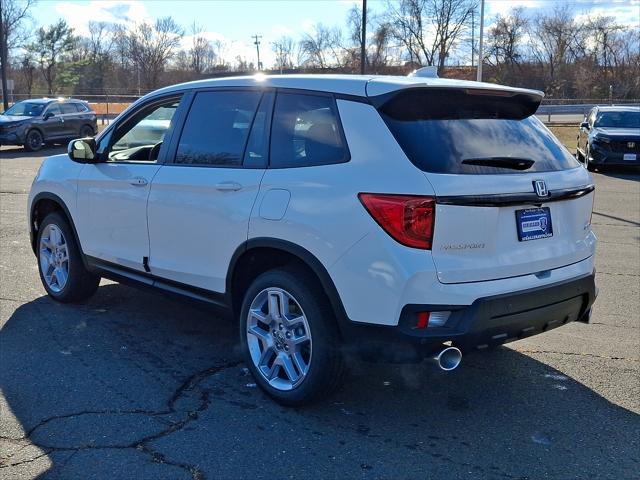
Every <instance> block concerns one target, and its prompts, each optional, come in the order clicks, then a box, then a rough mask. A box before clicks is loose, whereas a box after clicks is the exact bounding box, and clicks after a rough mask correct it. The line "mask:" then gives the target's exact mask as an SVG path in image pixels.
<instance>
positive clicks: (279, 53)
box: [271, 37, 294, 72]
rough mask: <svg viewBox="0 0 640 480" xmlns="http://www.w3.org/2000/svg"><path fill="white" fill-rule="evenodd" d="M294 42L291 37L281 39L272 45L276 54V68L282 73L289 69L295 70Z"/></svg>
mask: <svg viewBox="0 0 640 480" xmlns="http://www.w3.org/2000/svg"><path fill="white" fill-rule="evenodd" d="M293 48H294V41H293V39H292V38H291V37H280V38H279V39H278V40H276V41H275V42H273V43H272V44H271V49H272V50H273V53H275V54H276V65H275V66H276V68H277V69H279V70H280V72H282V70H284V69H287V68H293Z"/></svg>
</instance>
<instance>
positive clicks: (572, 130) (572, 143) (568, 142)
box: [547, 124, 578, 153]
mask: <svg viewBox="0 0 640 480" xmlns="http://www.w3.org/2000/svg"><path fill="white" fill-rule="evenodd" d="M547 128H548V129H549V130H551V132H553V134H554V135H555V136H556V137H557V138H558V140H560V142H561V143H562V144H563V145H564V146H565V147H567V148H568V149H569V151H570V152H572V153H575V151H576V144H577V143H578V141H577V138H578V126H577V125H553V124H550V125H547Z"/></svg>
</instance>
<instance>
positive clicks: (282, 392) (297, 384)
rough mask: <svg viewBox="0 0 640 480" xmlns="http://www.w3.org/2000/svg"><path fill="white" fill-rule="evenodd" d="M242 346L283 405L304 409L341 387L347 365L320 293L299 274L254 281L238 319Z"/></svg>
mask: <svg viewBox="0 0 640 480" xmlns="http://www.w3.org/2000/svg"><path fill="white" fill-rule="evenodd" d="M240 339H241V340H240V342H241V346H242V351H243V355H244V358H245V362H246V364H247V366H248V367H249V370H250V371H251V373H252V374H253V376H254V378H255V380H256V383H257V384H258V385H259V386H260V388H261V389H262V390H264V391H265V392H266V393H267V394H268V395H269V396H271V397H272V398H273V399H274V400H275V401H276V402H278V403H280V404H282V405H288V406H297V405H304V404H308V403H311V402H314V401H317V400H319V399H320V398H322V397H324V396H326V395H328V394H330V393H331V392H332V391H334V390H335V389H336V388H337V387H338V385H340V383H341V381H342V378H343V375H344V360H343V355H342V352H341V351H340V338H339V334H338V329H337V325H336V320H335V316H334V314H333V311H332V309H331V307H330V306H329V302H328V301H327V300H326V298H325V295H324V292H323V291H322V288H321V287H320V285H319V284H318V282H317V281H316V280H315V279H314V278H312V277H311V278H310V275H309V273H307V272H306V271H305V270H303V269H300V268H279V269H275V270H270V271H268V272H266V273H263V274H262V275H260V276H259V277H258V278H256V279H255V280H254V281H253V283H252V284H251V286H250V287H249V289H248V290H247V293H246V295H245V297H244V300H243V302H242V309H241V313H240Z"/></svg>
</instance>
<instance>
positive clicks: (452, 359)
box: [433, 347, 462, 372]
mask: <svg viewBox="0 0 640 480" xmlns="http://www.w3.org/2000/svg"><path fill="white" fill-rule="evenodd" d="M433 359H434V360H435V362H436V363H437V364H438V367H440V369H441V370H444V371H445V372H450V371H451V370H455V369H456V368H458V365H460V362H461V361H462V352H461V351H460V349H459V348H456V347H447V348H444V349H442V350H441V351H440V352H439V353H438V354H437V355H436V356H435V357H433Z"/></svg>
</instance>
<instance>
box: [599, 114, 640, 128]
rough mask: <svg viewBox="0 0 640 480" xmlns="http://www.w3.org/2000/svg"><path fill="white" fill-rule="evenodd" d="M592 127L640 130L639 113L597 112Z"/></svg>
mask: <svg viewBox="0 0 640 480" xmlns="http://www.w3.org/2000/svg"><path fill="white" fill-rule="evenodd" d="M594 126H596V127H600V128H602V127H611V128H640V112H602V111H601V112H598V116H597V117H596V121H595V124H594Z"/></svg>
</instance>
